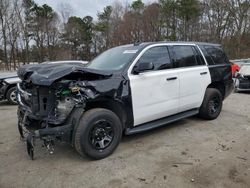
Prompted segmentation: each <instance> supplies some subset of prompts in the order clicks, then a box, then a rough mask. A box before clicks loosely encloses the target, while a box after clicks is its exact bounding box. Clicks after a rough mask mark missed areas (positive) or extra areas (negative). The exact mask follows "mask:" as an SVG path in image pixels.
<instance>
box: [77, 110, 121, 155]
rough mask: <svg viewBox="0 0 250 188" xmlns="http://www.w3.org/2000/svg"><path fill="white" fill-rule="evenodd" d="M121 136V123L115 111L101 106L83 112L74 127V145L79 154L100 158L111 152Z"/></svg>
mask: <svg viewBox="0 0 250 188" xmlns="http://www.w3.org/2000/svg"><path fill="white" fill-rule="evenodd" d="M121 136H122V125H121V121H120V119H119V118H118V117H117V115H116V114H115V113H113V112H112V111H110V110H107V109H103V108H95V109H91V110H89V111H87V112H85V113H84V114H83V116H82V117H81V119H80V121H79V123H78V126H76V127H75V136H74V146H75V149H76V151H77V152H78V153H79V154H80V155H82V156H83V155H84V154H85V155H87V156H88V157H90V158H92V159H102V158H105V157H107V156H108V155H110V154H112V153H113V151H114V150H115V149H116V147H117V146H118V144H119V142H120V140H121Z"/></svg>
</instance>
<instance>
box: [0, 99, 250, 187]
mask: <svg viewBox="0 0 250 188" xmlns="http://www.w3.org/2000/svg"><path fill="white" fill-rule="evenodd" d="M0 122H1V123H0V159H1V160H0V187H1V188H3V187H60V188H61V187H92V188H94V187H109V188H112V187H123V188H125V187H185V188H186V187H232V188H236V187H250V155H249V154H250V94H232V95H231V96H230V97H229V98H227V100H226V101H225V102H224V107H223V111H222V113H221V115H220V117H219V118H218V119H217V120H214V121H203V120H200V119H198V118H195V117H192V118H189V119H186V120H182V121H179V122H177V123H174V124H171V125H167V126H165V127H163V128H160V129H156V130H154V131H151V132H148V133H144V134H138V135H133V136H126V137H124V138H123V140H122V142H121V144H120V145H119V147H118V149H117V150H116V151H115V153H114V154H113V155H111V156H110V157H108V158H106V159H103V160H100V161H91V160H89V159H87V158H81V157H80V156H79V155H78V154H77V153H76V152H75V151H74V150H73V148H71V146H69V145H67V144H59V145H57V147H56V148H55V149H56V150H55V153H54V154H53V155H50V154H48V153H47V151H46V150H45V149H44V148H42V147H41V146H40V145H38V146H37V148H36V150H35V158H36V159H35V160H34V161H31V160H30V159H29V158H28V156H27V154H26V150H25V149H26V148H25V143H23V142H22V141H20V140H19V136H18V132H17V128H16V106H9V105H7V104H6V103H1V104H0Z"/></svg>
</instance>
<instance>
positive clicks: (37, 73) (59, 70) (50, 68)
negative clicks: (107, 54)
mask: <svg viewBox="0 0 250 188" xmlns="http://www.w3.org/2000/svg"><path fill="white" fill-rule="evenodd" d="M17 74H18V76H19V78H20V79H21V80H28V81H31V82H32V83H33V84H35V85H43V86H50V85H51V84H52V83H53V82H54V81H56V80H58V79H60V78H63V77H65V76H68V75H71V74H78V75H79V74H81V78H82V79H86V80H88V77H91V78H92V79H93V77H96V78H97V79H98V77H109V76H111V75H112V74H110V73H107V72H103V71H100V70H94V69H88V68H87V67H85V66H81V65H72V64H65V63H64V64H36V65H24V66H22V67H21V68H19V69H18V72H17Z"/></svg>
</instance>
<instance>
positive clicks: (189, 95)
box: [179, 65, 211, 112]
mask: <svg viewBox="0 0 250 188" xmlns="http://www.w3.org/2000/svg"><path fill="white" fill-rule="evenodd" d="M204 72H206V74H202V75H201V74H200V73H204ZM179 78H180V94H179V97H180V99H179V112H183V111H186V110H190V109H192V108H199V107H200V106H201V104H202V101H203V98H204V95H205V92H206V88H207V86H208V85H209V84H210V83H211V77H210V73H209V70H208V67H207V66H206V65H204V66H197V67H190V68H189V67H186V68H181V72H180V75H179Z"/></svg>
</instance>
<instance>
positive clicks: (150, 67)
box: [133, 62, 154, 74]
mask: <svg viewBox="0 0 250 188" xmlns="http://www.w3.org/2000/svg"><path fill="white" fill-rule="evenodd" d="M153 69H154V64H153V63H152V62H147V63H139V64H138V65H136V66H135V67H134V71H133V72H134V73H135V74H139V73H140V72H144V71H147V70H153Z"/></svg>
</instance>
